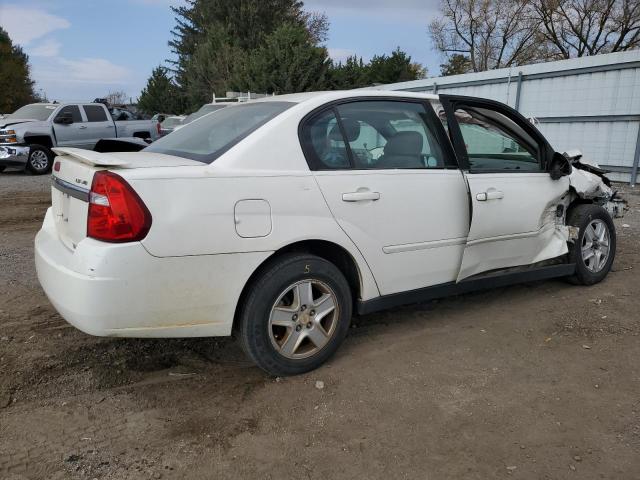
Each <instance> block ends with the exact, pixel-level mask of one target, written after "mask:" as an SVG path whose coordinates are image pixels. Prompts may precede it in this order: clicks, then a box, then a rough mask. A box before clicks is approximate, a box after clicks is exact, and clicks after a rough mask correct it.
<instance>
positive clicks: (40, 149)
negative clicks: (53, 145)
mask: <svg viewBox="0 0 640 480" xmlns="http://www.w3.org/2000/svg"><path fill="white" fill-rule="evenodd" d="M53 156H54V155H53V152H52V151H51V150H49V149H48V148H47V147H45V146H43V145H31V146H30V148H29V158H28V160H27V169H28V170H29V171H30V172H31V173H33V174H34V175H42V174H45V173H47V172H48V171H49V170H51V165H52V164H53Z"/></svg>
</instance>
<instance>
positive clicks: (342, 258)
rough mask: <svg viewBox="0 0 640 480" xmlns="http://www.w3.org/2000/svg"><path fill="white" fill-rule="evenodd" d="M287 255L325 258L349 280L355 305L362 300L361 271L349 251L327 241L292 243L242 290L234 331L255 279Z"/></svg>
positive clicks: (272, 257)
mask: <svg viewBox="0 0 640 480" xmlns="http://www.w3.org/2000/svg"><path fill="white" fill-rule="evenodd" d="M287 253H309V254H311V255H316V256H318V257H320V258H324V259H325V260H327V261H329V262H331V263H333V264H334V265H335V266H336V267H338V269H339V270H340V271H341V272H342V274H343V275H344V276H345V278H346V279H347V282H348V283H349V287H351V297H352V298H353V301H354V303H355V302H356V301H357V300H358V298H360V291H361V280H360V271H359V269H358V265H357V264H356V261H355V260H354V259H353V257H352V256H351V254H350V253H349V252H348V251H347V250H345V249H344V248H343V247H341V246H340V245H337V244H335V243H332V242H327V241H326V240H304V241H301V242H296V243H292V244H291V245H287V246H286V247H283V248H281V249H280V250H277V251H276V252H274V253H273V255H271V256H270V257H269V258H267V259H266V260H265V261H263V262H262V263H261V264H260V266H259V267H258V268H256V269H255V271H254V272H253V273H252V274H251V276H250V277H249V280H247V283H246V284H245V286H244V288H243V289H242V293H241V294H240V298H239V299H238V303H237V304H236V311H235V315H234V319H233V324H234V330H235V326H236V320H237V318H238V314H239V313H240V307H241V306H242V304H243V303H244V298H245V296H246V295H247V293H248V291H249V287H250V285H251V284H252V283H253V281H254V280H255V278H256V277H257V276H258V275H260V274H261V273H262V271H263V270H264V269H265V268H266V266H267V265H268V264H269V263H271V262H272V261H273V260H274V259H275V258H278V257H280V256H282V255H285V254H287ZM354 311H355V310H354Z"/></svg>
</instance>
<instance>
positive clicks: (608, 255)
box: [567, 204, 616, 285]
mask: <svg viewBox="0 0 640 480" xmlns="http://www.w3.org/2000/svg"><path fill="white" fill-rule="evenodd" d="M567 224H569V225H572V226H574V227H578V229H579V231H578V238H577V240H576V241H575V242H573V243H569V261H570V262H571V263H575V265H576V272H575V274H574V275H573V276H571V277H569V279H568V280H569V281H570V282H571V283H573V284H576V285H593V284H595V283H598V282H600V281H602V280H603V279H604V277H606V276H607V274H608V273H609V270H611V265H612V264H613V259H614V257H615V255H616V228H615V226H614V224H613V220H612V219H611V216H610V215H609V213H608V212H607V211H606V210H605V209H604V208H602V207H600V206H598V205H587V204H585V205H578V206H576V207H575V208H573V209H572V210H571V212H570V213H569V216H568V219H567Z"/></svg>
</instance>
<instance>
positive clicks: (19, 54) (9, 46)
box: [0, 27, 37, 113]
mask: <svg viewBox="0 0 640 480" xmlns="http://www.w3.org/2000/svg"><path fill="white" fill-rule="evenodd" d="M33 85H34V82H33V80H31V78H30V76H29V57H28V56H27V55H26V54H25V53H24V52H23V51H22V48H20V47H19V46H18V45H13V42H12V41H11V39H10V38H9V34H8V33H7V32H6V31H5V30H3V29H2V28H1V27H0V92H3V94H2V95H0V112H3V113H11V112H13V111H15V110H17V109H18V108H20V107H22V106H23V105H25V104H27V103H31V102H34V101H35V100H36V99H37V96H36V94H35V93H34V91H33Z"/></svg>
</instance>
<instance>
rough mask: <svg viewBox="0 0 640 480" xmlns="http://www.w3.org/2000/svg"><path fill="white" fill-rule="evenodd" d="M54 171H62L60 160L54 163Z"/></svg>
mask: <svg viewBox="0 0 640 480" xmlns="http://www.w3.org/2000/svg"><path fill="white" fill-rule="evenodd" d="M53 171H54V172H59V171H60V160H58V161H57V162H56V163H54V164H53Z"/></svg>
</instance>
